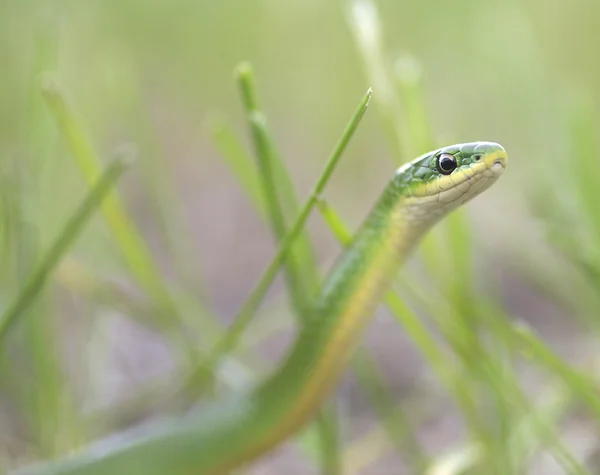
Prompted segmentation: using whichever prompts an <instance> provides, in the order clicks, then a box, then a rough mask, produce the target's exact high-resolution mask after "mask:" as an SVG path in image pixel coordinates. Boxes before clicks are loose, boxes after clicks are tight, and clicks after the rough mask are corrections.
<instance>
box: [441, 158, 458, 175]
mask: <svg viewBox="0 0 600 475" xmlns="http://www.w3.org/2000/svg"><path fill="white" fill-rule="evenodd" d="M455 168H456V158H454V155H451V154H449V153H442V154H441V155H440V156H439V157H438V160H437V169H438V171H439V172H440V173H441V174H442V175H450V173H452V172H453V171H454V170H455Z"/></svg>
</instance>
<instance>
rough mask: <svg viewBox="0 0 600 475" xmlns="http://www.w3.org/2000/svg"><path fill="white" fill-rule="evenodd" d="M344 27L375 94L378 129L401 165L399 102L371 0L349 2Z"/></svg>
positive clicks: (402, 137)
mask: <svg viewBox="0 0 600 475" xmlns="http://www.w3.org/2000/svg"><path fill="white" fill-rule="evenodd" d="M348 24H349V26H350V30H351V32H352V34H353V35H354V39H355V41H356V44H357V47H358V50H359V52H360V54H361V59H362V61H363V65H364V67H365V70H366V72H367V77H368V79H369V82H370V83H371V84H372V85H373V88H374V89H375V91H377V95H376V96H375V100H376V102H377V109H378V111H379V116H380V119H381V124H382V127H383V129H384V131H385V133H386V135H387V138H388V142H389V145H390V146H391V149H392V152H393V154H394V156H395V158H396V159H397V160H398V161H399V162H400V163H402V162H403V161H404V160H407V159H408V158H409V157H410V156H411V155H410V154H409V150H407V140H406V134H405V129H404V125H403V123H402V120H401V115H400V111H401V107H400V98H399V97H398V93H397V91H396V87H395V84H394V82H393V80H392V79H391V77H392V76H391V74H390V71H389V64H388V61H387V58H386V56H385V52H384V50H383V44H382V43H383V40H382V28H381V23H380V19H379V12H378V11H377V8H376V7H375V5H374V3H373V2H372V1H371V0H353V1H352V2H351V5H350V8H349V11H348Z"/></svg>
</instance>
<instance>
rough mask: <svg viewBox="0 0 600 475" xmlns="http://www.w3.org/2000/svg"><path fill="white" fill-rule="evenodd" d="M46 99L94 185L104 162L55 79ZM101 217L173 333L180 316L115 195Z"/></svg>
mask: <svg viewBox="0 0 600 475" xmlns="http://www.w3.org/2000/svg"><path fill="white" fill-rule="evenodd" d="M44 96H45V98H46V101H47V103H48V105H49V107H50V110H51V111H52V113H53V114H54V117H55V119H56V121H57V123H58V126H59V130H60V132H61V133H62V135H63V136H64V138H65V140H66V142H67V145H68V146H69V148H70V150H71V153H72V154H73V156H74V158H75V160H76V163H77V165H78V166H79V169H80V170H81V172H82V174H83V176H84V177H85V179H86V181H87V182H88V183H93V182H94V180H96V179H97V177H98V175H99V173H100V169H101V165H100V164H101V160H100V158H99V157H98V155H97V154H96V151H95V149H94V146H93V145H92V143H91V140H90V139H89V138H88V136H87V133H86V131H85V130H84V127H83V125H82V124H81V123H80V122H79V121H78V119H77V118H76V115H75V112H74V110H73V109H72V108H71V106H70V105H69V103H68V101H67V99H66V96H65V93H64V92H63V91H62V88H61V87H60V85H59V83H58V82H57V80H56V79H54V78H51V77H48V78H46V81H45V84H44ZM102 213H103V216H104V219H105V221H106V222H107V224H108V227H109V228H110V230H111V232H112V234H113V237H114V239H115V242H116V243H117V245H118V247H119V250H120V252H121V254H122V256H123V258H124V259H125V262H126V263H127V266H128V267H129V270H130V272H131V273H132V274H133V276H134V277H135V279H136V280H137V282H138V283H139V284H140V286H141V287H142V288H143V289H144V291H145V292H146V293H147V294H148V295H149V296H151V297H152V298H153V299H155V300H156V302H157V307H159V308H161V309H163V311H161V312H160V313H159V315H161V316H162V317H163V318H162V319H161V320H160V321H154V322H153V323H154V324H155V325H158V326H159V327H161V328H162V329H164V330H172V327H173V326H175V325H176V324H179V323H182V322H181V316H180V315H179V312H178V311H177V309H176V307H175V304H174V302H173V301H172V299H171V297H170V296H169V293H168V291H167V289H166V285H165V283H164V282H163V279H162V277H161V273H160V271H159V270H158V267H157V265H156V263H155V262H154V260H153V257H152V253H151V252H150V250H149V248H148V246H147V245H146V242H145V241H144V239H143V238H142V236H141V234H140V232H139V231H138V229H137V228H136V226H135V224H134V223H133V222H132V221H131V219H130V217H129V215H128V214H127V212H126V210H125V206H124V205H123V203H122V201H121V199H120V198H119V196H118V194H117V193H116V192H115V191H112V192H110V193H109V195H108V196H107V198H106V200H105V201H104V203H103V204H102ZM169 320H171V321H169ZM179 331H180V333H179V336H180V337H181V339H180V341H179V343H182V342H183V343H184V345H185V346H184V347H185V349H187V350H191V345H192V343H191V342H190V341H189V335H187V334H186V332H185V330H184V329H183V328H179Z"/></svg>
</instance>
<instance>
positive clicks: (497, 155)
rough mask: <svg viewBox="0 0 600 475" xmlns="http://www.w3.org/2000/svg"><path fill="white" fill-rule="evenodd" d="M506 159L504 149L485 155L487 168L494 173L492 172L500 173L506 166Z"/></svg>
mask: <svg viewBox="0 0 600 475" xmlns="http://www.w3.org/2000/svg"><path fill="white" fill-rule="evenodd" d="M507 161H508V155H507V154H506V152H505V151H504V150H498V151H496V152H493V153H491V154H490V155H489V156H488V157H487V160H486V162H487V164H488V168H489V169H490V170H491V171H492V172H493V173H494V174H498V175H499V174H500V173H502V172H503V171H504V169H505V168H506V163H507Z"/></svg>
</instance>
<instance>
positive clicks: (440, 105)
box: [0, 0, 600, 475]
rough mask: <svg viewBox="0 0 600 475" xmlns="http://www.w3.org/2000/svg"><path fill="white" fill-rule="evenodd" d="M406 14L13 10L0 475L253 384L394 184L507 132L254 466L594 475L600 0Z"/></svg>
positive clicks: (390, 7)
mask: <svg viewBox="0 0 600 475" xmlns="http://www.w3.org/2000/svg"><path fill="white" fill-rule="evenodd" d="M405 3H406V2H383V1H382V2H380V3H378V4H377V5H375V4H373V3H371V2H370V1H367V0H362V1H356V2H349V3H343V2H340V3H338V2H310V1H309V2H306V1H305V2H273V1H257V2H242V1H238V2H191V1H187V0H175V1H172V2H142V1H139V0H126V1H123V2H101V1H88V2H66V1H65V2H59V1H41V0H30V1H29V2H18V1H16V0H5V2H4V5H3V7H2V10H3V14H2V15H1V16H0V26H1V28H0V44H1V45H2V47H0V57H2V58H3V59H4V64H5V67H4V68H3V77H2V83H1V84H2V86H3V87H2V88H0V98H1V100H2V104H3V107H2V108H0V121H1V123H2V127H0V157H1V158H2V168H1V169H0V180H2V186H1V187H0V197H1V200H0V204H1V207H0V208H1V209H0V224H1V227H0V229H1V234H0V236H1V241H0V244H1V252H0V259H1V263H0V264H1V265H0V295H1V296H2V311H3V315H2V318H1V319H0V349H1V351H0V420H1V421H2V422H1V424H0V426H1V427H2V429H1V430H0V460H2V464H3V466H2V467H0V468H1V469H4V470H6V471H9V470H10V469H12V468H14V467H17V466H22V465H24V464H26V463H29V462H31V461H34V460H39V459H47V458H53V457H59V456H61V455H64V454H66V453H68V452H69V451H71V450H72V449H74V448H76V447H80V446H82V445H85V444H86V443H87V442H90V441H92V440H96V439H98V438H100V437H103V436H106V435H108V434H111V433H115V432H117V431H119V430H120V429H122V428H124V427H128V426H130V425H133V424H136V423H139V422H141V421H146V420H150V419H152V418H154V417H161V416H167V415H178V414H182V413H183V411H185V410H187V409H189V408H191V407H192V406H193V405H195V404H197V403H198V401H200V402H201V401H203V400H207V399H210V398H218V397H219V396H220V395H221V394H225V393H228V392H231V391H236V390H239V389H240V388H241V387H244V386H246V385H248V384H249V383H251V382H252V381H256V380H257V379H258V378H259V377H261V375H264V374H266V372H267V371H268V370H269V369H270V368H272V367H273V365H274V364H275V363H276V361H277V359H278V358H279V357H280V356H281V354H282V351H283V350H284V347H285V344H284V343H282V342H283V341H285V342H288V341H289V335H290V333H291V331H292V330H293V329H294V328H295V327H297V326H298V325H302V323H303V318H305V316H306V315H307V312H306V309H307V308H308V307H309V306H310V299H311V296H312V295H314V292H315V291H316V289H317V288H318V286H319V282H320V279H321V277H322V275H323V273H324V271H326V269H327V268H328V267H329V265H330V264H331V261H332V260H333V259H334V258H335V256H336V255H337V253H338V252H339V250H340V249H341V248H342V247H343V245H344V243H346V242H347V241H348V239H349V238H350V236H351V235H352V232H353V230H354V229H355V228H356V226H357V225H358V223H359V222H360V220H361V219H362V218H363V217H364V215H365V214H366V212H367V211H368V209H369V207H370V206H372V203H373V202H374V201H375V199H376V197H377V195H378V193H379V192H380V190H381V189H382V188H383V186H384V184H385V182H386V181H387V180H388V179H389V177H390V175H391V174H392V173H393V170H394V169H395V168H396V167H397V166H399V165H401V164H402V163H403V162H405V161H407V160H410V159H412V158H415V157H417V156H418V155H420V154H421V153H423V152H425V151H428V150H430V149H432V148H435V147H437V146H440V145H444V144H447V143H450V142H466V141H472V140H493V141H497V142H500V143H502V144H503V145H504V146H505V148H506V149H507V151H508V153H509V157H510V163H509V166H508V168H507V171H506V172H505V174H504V176H503V177H502V179H501V181H500V182H499V183H498V184H497V185H496V186H495V187H494V188H493V189H492V190H490V192H487V193H486V194H485V196H482V197H481V198H479V199H478V200H477V201H476V202H473V203H472V204H470V205H469V206H468V207H467V208H466V209H461V210H460V211H459V212H457V213H454V214H453V215H452V216H451V217H450V218H449V219H448V220H446V221H445V222H444V223H443V224H442V225H440V226H438V227H437V228H436V229H435V231H434V232H432V233H431V234H430V235H429V236H428V237H427V238H426V240H425V241H424V242H423V244H422V245H421V246H420V248H419V250H418V252H417V254H416V255H415V258H414V259H413V260H411V262H410V263H409V265H408V266H407V267H406V268H405V269H404V271H403V272H402V275H401V276H399V279H398V282H397V285H396V286H395V288H394V290H393V291H392V292H390V293H389V294H388V295H387V296H386V299H385V305H384V307H383V308H382V312H381V314H380V315H378V318H377V319H376V322H375V323H374V324H373V326H372V327H371V328H370V329H369V331H368V334H367V336H366V338H365V341H364V343H363V344H362V345H361V347H360V348H359V349H358V350H357V352H356V354H355V356H354V357H353V360H352V362H351V364H350V366H349V368H348V373H347V374H346V376H345V378H344V382H343V383H342V386H341V387H340V388H339V390H338V391H337V392H336V394H334V395H332V398H331V400H330V401H329V402H328V403H327V404H326V405H325V407H323V409H322V410H321V412H320V414H319V415H318V417H317V418H316V419H315V421H314V423H312V424H311V425H310V426H309V427H308V428H307V429H306V430H304V431H303V432H302V433H301V434H299V435H298V436H297V437H296V438H294V439H293V440H292V441H290V444H287V445H286V446H284V447H282V449H281V450H278V451H277V453H275V454H273V455H272V456H269V457H267V458H266V459H264V460H261V461H260V462H259V463H258V464H257V465H255V466H253V467H250V468H249V469H248V470H247V471H246V472H244V473H257V474H258V473H281V470H282V467H289V466H293V467H297V468H298V470H299V471H301V472H302V473H324V474H334V475H335V474H342V473H343V474H357V475H358V474H374V473H377V474H385V473H390V474H391V473H394V474H396V473H407V474H413V473H419V474H427V475H442V474H443V475H458V474H478V473H486V474H488V473H489V474H499V475H513V474H544V475H547V474H552V473H557V474H558V473H568V474H592V473H597V471H598V467H597V465H596V464H597V463H598V460H597V459H598V457H597V452H598V447H600V445H599V441H600V439H599V438H598V436H599V434H598V433H597V430H596V426H597V421H599V420H600V398H598V387H597V386H598V382H597V375H596V366H597V363H596V359H597V356H598V354H597V350H596V347H597V342H598V332H599V331H600V325H599V324H598V319H597V317H596V316H597V315H598V314H600V293H599V292H598V290H597V289H598V288H599V285H600V252H599V250H598V249H600V246H598V244H597V243H598V242H599V241H600V207H598V203H599V202H600V187H598V186H597V183H598V181H600V171H599V170H600V169H599V167H598V164H599V163H600V162H598V160H597V155H598V150H599V149H600V135H599V132H598V131H599V130H600V129H599V125H600V124H599V119H598V113H597V110H600V109H599V108H598V105H599V100H600V96H599V93H598V90H597V87H595V85H596V84H598V83H600V82H599V81H600V67H599V66H598V65H597V64H595V63H594V62H593V61H590V57H589V55H588V54H586V51H588V48H591V47H593V46H594V45H595V44H598V42H599V41H600V37H599V36H598V35H600V32H599V31H600V30H598V29H597V28H593V26H594V24H595V23H594V22H597V20H598V19H599V18H600V4H597V3H594V2H586V1H585V0H576V1H574V2H571V3H564V4H556V5H554V7H553V8H548V7H547V6H546V5H547V4H545V3H544V4H542V3H540V2H539V1H538V0H527V1H525V2H504V3H498V4H494V3H489V2H488V3H486V2H479V3H476V2H471V1H469V0H460V1H456V2H451V3H449V4H448V5H439V4H438V3H437V2H433V1H432V0H426V1H424V2H413V4H410V5H406V4H405ZM581 25H584V26H585V25H588V27H587V28H586V27H584V26H581ZM399 52H400V53H399ZM408 52H410V54H409V53H408ZM243 60H247V61H243ZM232 70H233V71H234V78H233V80H232V81H228V80H227V79H229V78H231V71H232ZM255 75H256V76H257V77H255ZM235 86H237V87H238V92H239V98H238V97H236V95H235V92H236V90H235ZM371 88H372V90H371ZM369 101H371V102H369ZM240 104H241V107H240ZM369 104H370V107H369V108H368V110H367V107H368V106H369ZM353 111H354V114H353ZM345 124H347V125H345ZM359 125H360V126H359ZM131 142H133V143H135V148H136V149H137V160H136V161H135V163H134V166H133V167H130V169H129V171H128V173H127V174H126V176H124V177H122V178H121V179H120V180H119V182H118V183H117V185H115V183H116V180H117V178H119V176H120V174H121V172H122V171H123V169H124V163H125V162H124V161H123V159H122V157H123V156H130V155H133V154H134V149H133V146H132V145H126V146H125V147H123V145H122V144H123V143H126V144H130V143H131ZM115 149H116V150H117V152H116V155H117V156H118V157H121V158H117V159H115V160H113V161H109V160H108V158H110V157H111V156H114V155H115V152H114V150H115ZM327 157H329V159H328V158H327ZM113 185H114V186H116V189H113V188H111V187H112V186H113ZM97 208H98V211H99V212H98V213H94V211H96V209H97ZM271 259H272V260H271ZM279 271H280V272H279ZM278 272H279V273H280V274H281V276H282V277H283V279H282V282H279V281H277V279H276V276H277V275H278ZM274 281H275V282H274ZM232 316H233V317H232ZM286 344H287V343H286ZM200 405H201V403H200Z"/></svg>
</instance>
